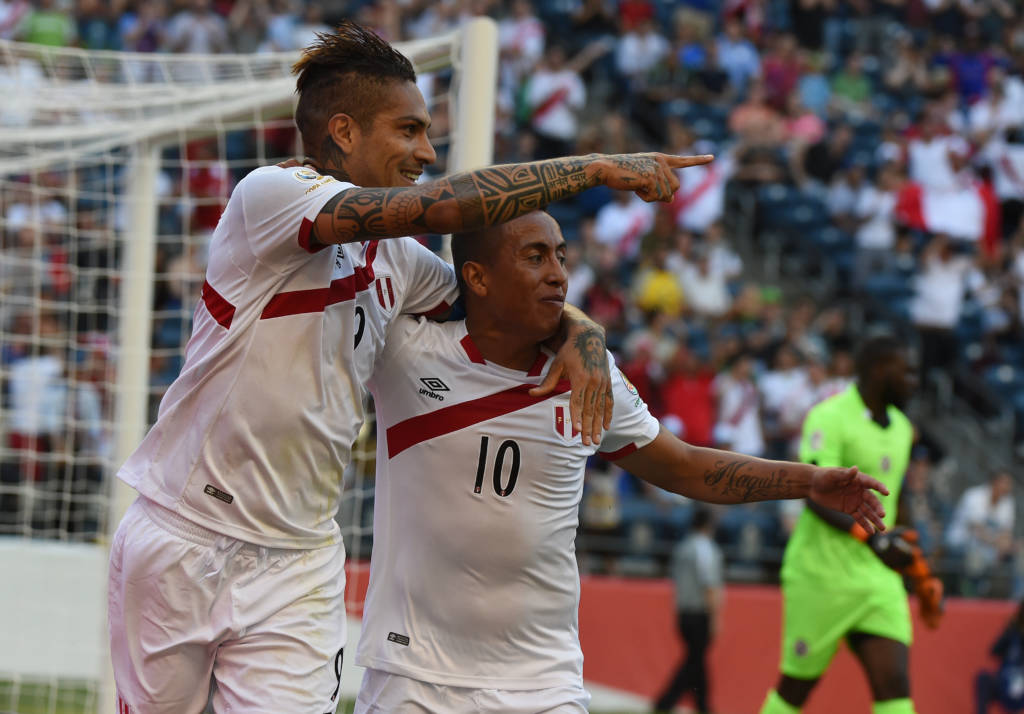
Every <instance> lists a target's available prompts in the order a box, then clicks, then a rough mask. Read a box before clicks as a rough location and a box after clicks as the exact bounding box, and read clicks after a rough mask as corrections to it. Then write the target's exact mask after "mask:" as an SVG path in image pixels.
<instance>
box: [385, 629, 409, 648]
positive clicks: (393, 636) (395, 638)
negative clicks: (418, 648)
mask: <svg viewBox="0 0 1024 714" xmlns="http://www.w3.org/2000/svg"><path fill="white" fill-rule="evenodd" d="M388 642H394V643H396V644H400V645H405V646H406V647H408V646H409V638H408V637H406V636H405V635H400V634H398V633H397V632H389V633H388Z"/></svg>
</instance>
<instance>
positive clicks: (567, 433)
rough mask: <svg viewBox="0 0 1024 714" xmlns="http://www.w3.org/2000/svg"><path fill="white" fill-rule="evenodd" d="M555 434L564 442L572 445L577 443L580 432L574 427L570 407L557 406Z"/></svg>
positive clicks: (555, 408)
mask: <svg viewBox="0 0 1024 714" xmlns="http://www.w3.org/2000/svg"><path fill="white" fill-rule="evenodd" d="M554 410H555V433H557V434H558V435H559V436H560V437H562V441H564V442H566V443H567V444H571V443H573V442H575V441H576V437H578V436H579V434H580V433H579V432H578V431H576V429H574V428H573V426H572V418H571V417H570V415H569V407H568V406H561V405H555V407H554Z"/></svg>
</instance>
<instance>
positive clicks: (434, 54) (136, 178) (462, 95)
mask: <svg viewBox="0 0 1024 714" xmlns="http://www.w3.org/2000/svg"><path fill="white" fill-rule="evenodd" d="M395 47H396V49H398V50H399V51H402V52H403V53H405V54H407V55H408V56H410V58H412V59H413V61H414V64H415V66H416V69H417V72H418V73H422V72H431V71H434V70H438V69H444V68H447V67H451V68H452V69H454V70H455V72H454V80H453V83H452V87H451V90H450V91H451V96H450V97H449V102H450V103H452V104H453V109H454V111H452V112H450V121H451V131H450V137H451V143H450V153H449V162H448V170H449V172H456V171H465V170H469V169H473V168H479V167H482V166H486V165H488V164H490V163H491V162H492V161H493V147H494V131H495V120H494V117H495V99H496V85H497V64H498V33H497V25H496V23H495V22H494V21H493V20H492V19H490V18H487V17H477V18H473V19H471V20H469V21H467V22H466V23H465V24H464V25H463V26H462V27H460V28H459V29H458V30H455V31H452V32H449V33H446V34H444V35H440V36H437V37H433V38H428V39H425V40H418V41H412V42H406V43H396V44H395ZM28 51H29V50H27V49H26V46H24V45H19V44H18V43H13V42H8V41H0V67H2V66H3V65H4V61H5V60H6V62H7V64H8V65H10V66H13V62H12V58H16V57H18V56H19V54H18V53H21V54H20V56H25V55H26V54H27V53H28ZM33 51H37V52H39V54H38V57H39V59H40V62H41V63H43V64H48V63H54V64H55V63H57V62H60V61H66V62H68V63H76V62H77V63H78V64H80V66H83V67H90V66H92V65H93V64H94V63H95V64H99V63H102V62H104V61H108V62H110V63H126V62H131V61H138V62H140V63H142V62H147V63H153V62H159V61H160V59H161V58H160V57H154V56H152V55H132V54H128V53H118V52H92V51H86V50H78V49H73V48H59V49H52V50H50V49H47V50H45V51H43V50H33ZM297 59H298V54H297V53H288V54H280V55H270V56H267V55H238V56H235V55H215V56H209V57H199V56H187V57H182V56H176V57H174V58H173V61H175V62H182V63H188V64H189V65H191V66H194V67H202V66H203V65H204V63H210V64H212V63H218V64H222V65H223V64H229V65H230V64H232V63H237V64H238V66H245V64H246V63H252V62H257V61H264V62H268V63H287V64H286V65H285V66H290V65H291V63H292V62H293V61H295V60H297ZM250 81H252V79H251V78H250ZM256 85H258V90H257V91H252V92H249V93H247V95H246V96H244V97H243V96H234V97H230V98H226V99H224V100H223V101H219V100H218V99H217V98H216V97H215V96H211V98H210V101H209V102H207V103H205V104H204V103H198V104H194V105H192V106H190V107H189V108H188V109H187V110H186V111H185V112H184V113H180V114H175V115H173V116H169V117H168V118H167V119H166V121H154V122H149V123H146V124H145V126H144V127H141V128H139V129H138V130H136V128H135V127H132V126H130V124H129V123H125V124H124V125H123V126H122V125H120V124H119V125H117V126H116V128H110V127H108V130H107V131H104V130H103V129H102V127H83V129H84V131H83V133H82V137H83V138H82V141H81V143H80V144H78V145H76V146H70V145H66V146H64V147H63V148H62V147H61V146H60V145H59V144H53V143H50V144H47V143H46V142H47V141H52V137H54V136H55V135H57V134H59V133H60V129H55V128H53V127H31V126H30V127H15V128H13V129H11V131H10V132H8V131H7V128H4V131H5V133H7V134H8V136H7V137H5V140H8V146H10V145H11V144H16V143H17V142H19V141H20V142H22V143H23V144H25V145H33V144H37V142H38V143H40V144H42V145H43V146H45V147H46V148H45V149H43V150H41V151H39V152H37V153H36V154H34V155H32V156H28V157H17V156H11V155H9V154H7V155H0V175H10V174H18V173H26V172H28V173H36V172H42V171H44V170H46V168H47V167H48V166H54V165H60V164H65V163H73V162H74V161H75V160H76V159H77V158H79V157H82V156H87V155H91V154H97V153H103V152H108V151H111V150H114V149H119V150H121V149H127V150H128V153H129V158H128V163H127V168H128V176H129V177H130V179H129V181H127V182H126V186H127V187H128V188H127V192H126V193H125V194H124V196H123V198H124V199H125V201H126V203H127V205H128V222H127V224H126V226H125V230H124V231H121V232H119V235H118V241H119V243H120V247H121V250H122V261H121V264H120V266H119V267H118V269H117V274H118V275H119V277H120V279H121V288H120V293H119V296H118V298H117V309H118V315H119V318H118V327H117V331H116V333H115V334H116V343H117V346H118V361H117V366H116V376H115V379H114V382H113V383H112V390H113V398H114V406H113V420H114V421H113V423H114V433H113V454H112V457H111V459H110V465H111V466H112V467H113V468H111V469H108V470H107V473H106V481H107V483H108V493H109V509H108V514H107V528H106V542H105V543H103V544H101V545H93V544H67V546H68V547H67V548H56V549H55V548H52V547H50V546H51V544H49V543H44V542H41V543H40V545H39V547H35V543H34V542H33V541H31V540H21V539H17V540H16V541H15V542H13V543H11V544H9V545H11V546H14V547H25V548H32V551H33V552H32V554H31V556H29V557H26V558H23V559H22V560H23V561H24V562H26V563H28V562H30V561H33V562H35V561H38V562H36V565H38V566H39V570H40V571H45V569H46V567H47V566H46V565H45V562H46V559H47V558H50V555H48V554H49V553H50V552H51V551H52V552H54V553H57V555H55V556H53V557H54V558H55V559H54V561H53V562H54V566H53V567H58V566H57V565H56V563H58V562H59V560H58V559H59V558H65V559H66V558H67V557H68V553H69V552H70V551H71V550H75V549H78V550H81V551H82V554H83V556H86V555H87V556H88V557H87V558H83V562H85V561H87V562H88V563H89V564H90V566H89V567H93V568H95V567H96V565H95V563H96V562H97V561H99V560H101V559H102V561H103V568H104V575H103V578H102V580H101V582H102V583H103V591H102V592H101V593H92V592H90V593H86V594H85V595H87V597H84V598H82V600H83V602H84V601H88V602H89V603H92V605H90V608H93V607H94V606H95V603H96V602H103V603H105V602H106V590H105V587H106V576H105V568H106V563H107V560H108V558H107V556H108V555H109V547H110V543H109V541H110V540H111V537H112V535H113V532H114V530H115V529H116V527H117V524H118V523H119V522H120V520H121V518H122V517H123V515H124V513H125V511H126V510H127V508H128V506H129V505H130V504H131V502H132V501H133V500H134V499H135V497H136V492H135V491H134V489H132V488H131V487H129V486H127V485H125V484H124V483H122V482H121V481H120V480H119V479H117V478H116V477H115V475H114V472H115V471H116V468H117V467H118V466H119V465H120V464H122V463H124V462H125V460H127V458H128V457H129V456H130V455H131V453H132V452H133V451H134V450H135V449H136V448H137V447H138V445H139V443H140V442H141V441H142V439H143V437H144V436H145V434H146V431H147V430H148V428H149V398H150V388H149V380H150V360H151V352H152V350H151V338H152V325H153V310H152V305H153V296H154V285H155V282H156V277H157V276H156V262H157V260H156V258H157V247H158V235H157V232H158V231H157V223H158V212H159V209H160V204H159V199H158V188H157V186H158V180H159V173H160V170H161V155H162V151H163V148H164V147H165V146H167V145H170V144H172V143H177V142H180V141H181V138H182V136H183V135H184V134H185V133H186V132H187V133H188V135H189V137H200V136H202V135H203V134H204V133H205V134H206V135H215V134H216V133H217V131H218V129H220V128H222V123H227V122H230V121H232V120H242V119H245V118H247V117H252V118H254V120H255V121H254V123H258V121H259V120H262V119H270V118H285V117H290V116H291V115H292V113H293V109H294V102H295V95H294V87H295V85H294V79H293V78H291V77H287V78H279V79H274V80H270V81H256V82H254V86H256ZM48 90H49V91H54V92H59V91H60V87H59V86H58V87H56V88H55V87H52V86H51V87H48ZM211 94H215V92H211ZM37 101H39V102H40V103H42V102H43V101H45V100H44V99H42V98H40V99H38V100H37ZM154 101H159V99H155V100H154ZM26 166H27V168H26ZM448 245H449V244H448V240H447V238H446V240H445V243H444V246H443V249H442V254H443V255H444V257H446V258H448V259H450V252H449V248H448ZM85 551H88V552H87V553H86V552H85ZM8 552H10V548H9V549H8ZM72 556H73V553H72ZM101 556H102V558H101ZM33 587H38V588H39V591H40V595H45V593H42V590H43V589H44V588H45V587H46V584H45V582H44V580H40V582H39V583H37V584H36V585H32V584H28V585H26V586H25V587H24V588H22V589H21V593H20V594H21V597H22V598H26V597H27V598H32V597H33V594H32V588H33ZM66 597H69V598H71V597H74V596H73V595H71V594H70V593H67V595H66ZM3 599H4V598H0V600H3ZM51 599H52V595H51ZM105 623H106V611H105V609H103V611H102V615H100V613H98V612H97V613H96V621H95V623H89V622H85V623H82V624H83V627H91V626H93V624H94V625H95V626H96V627H97V628H102V629H105ZM14 637H16V635H14ZM101 643H102V644H101V648H102V650H103V651H102V653H101V656H102V658H103V661H102V663H101V664H100V665H99V670H100V671H101V678H100V679H99V681H97V682H96V684H97V690H96V701H97V710H96V711H97V713H98V714H115V712H116V691H115V686H114V679H113V670H112V666H111V662H110V655H109V649H108V641H107V638H106V637H105V636H103V637H102V638H101ZM350 644H351V643H350ZM52 646H53V647H54V648H55V649H56V648H59V647H61V646H62V643H61V642H59V641H54V642H53V643H52ZM0 674H2V673H0ZM13 674H15V675H16V676H20V675H18V674H17V672H13Z"/></svg>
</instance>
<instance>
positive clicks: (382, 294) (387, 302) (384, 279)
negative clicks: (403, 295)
mask: <svg viewBox="0 0 1024 714" xmlns="http://www.w3.org/2000/svg"><path fill="white" fill-rule="evenodd" d="M371 290H372V291H373V294H374V296H376V298H377V303H378V304H379V305H380V307H381V309H382V310H383V311H384V312H386V313H390V312H391V311H392V310H393V309H394V308H395V303H396V302H398V295H397V294H396V293H395V282H394V281H393V280H392V279H391V276H390V275H386V274H385V275H378V276H377V278H376V280H374V281H373V287H372V288H371Z"/></svg>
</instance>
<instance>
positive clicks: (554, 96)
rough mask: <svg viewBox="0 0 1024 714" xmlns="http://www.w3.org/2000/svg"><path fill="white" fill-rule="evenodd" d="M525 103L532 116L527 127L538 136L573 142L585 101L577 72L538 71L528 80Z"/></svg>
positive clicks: (584, 90) (582, 86)
mask: <svg viewBox="0 0 1024 714" xmlns="http://www.w3.org/2000/svg"><path fill="white" fill-rule="evenodd" d="M526 100H527V102H528V103H529V105H530V108H531V111H532V112H533V114H532V117H531V120H530V123H531V124H532V126H533V128H534V129H536V130H537V131H538V132H539V133H540V134H543V135H544V136H547V137H551V138H553V139H561V140H563V141H569V140H571V139H575V138H576V134H577V127H578V123H577V121H576V112H578V111H579V110H580V109H582V108H583V105H584V104H585V103H586V101H587V90H586V87H584V85H583V80H582V79H580V76H579V74H577V73H576V72H574V71H572V70H569V69H563V70H560V71H558V72H552V71H550V70H548V69H544V68H541V69H539V70H537V71H536V72H535V73H534V74H533V76H532V77H530V84H529V86H528V87H527V89H526Z"/></svg>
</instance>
